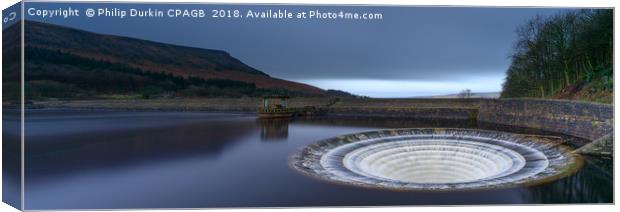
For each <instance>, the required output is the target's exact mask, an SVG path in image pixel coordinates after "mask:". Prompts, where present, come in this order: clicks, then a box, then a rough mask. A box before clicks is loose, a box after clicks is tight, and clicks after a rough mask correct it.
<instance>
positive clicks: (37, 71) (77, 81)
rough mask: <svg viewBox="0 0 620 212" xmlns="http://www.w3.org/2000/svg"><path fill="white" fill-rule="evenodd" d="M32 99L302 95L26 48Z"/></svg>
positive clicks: (27, 73)
mask: <svg viewBox="0 0 620 212" xmlns="http://www.w3.org/2000/svg"><path fill="white" fill-rule="evenodd" d="M25 55H26V62H27V63H26V78H25V81H26V87H25V88H26V98H27V99H45V98H69V99H71V98H73V99H75V98H81V99H88V98H109V97H113V98H162V97H166V98H169V97H244V96H247V97H254V96H262V95H267V94H274V93H275V94H285V95H291V96H299V95H302V94H300V93H295V92H291V91H289V90H286V89H262V88H257V87H256V86H255V84H253V83H246V82H242V81H235V80H227V79H202V78H198V77H187V78H185V77H180V76H175V75H172V74H170V73H161V72H152V71H145V70H142V69H139V68H135V67H131V66H128V65H126V64H121V63H112V62H108V61H104V60H96V59H90V58H84V57H80V56H78V55H74V54H70V53H65V52H61V51H54V50H48V49H44V48H37V47H26V48H25Z"/></svg>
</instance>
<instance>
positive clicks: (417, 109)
mask: <svg viewBox="0 0 620 212" xmlns="http://www.w3.org/2000/svg"><path fill="white" fill-rule="evenodd" d="M479 107H480V99H342V100H340V101H338V102H336V103H335V104H333V105H331V106H330V107H328V108H327V113H328V114H329V115H330V116H357V117H394V118H416V119H458V120H466V119H470V120H475V119H476V117H477V116H478V108H479Z"/></svg>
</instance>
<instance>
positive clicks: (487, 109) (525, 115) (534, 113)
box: [477, 99, 614, 141]
mask: <svg viewBox="0 0 620 212" xmlns="http://www.w3.org/2000/svg"><path fill="white" fill-rule="evenodd" d="M613 119H614V109H613V106H612V105H607V104H598V103H588V102H575V101H565V100H542V99H487V100H481V102H480V109H479V110H478V118H477V120H478V122H483V123H490V124H501V125H509V126H518V127H527V128H535V129H541V130H545V131H550V132H557V133H562V134H566V135H571V136H575V137H578V138H583V139H587V140H590V141H594V140H597V139H599V138H602V137H603V136H606V135H608V134H612V133H613V124H614V123H613Z"/></svg>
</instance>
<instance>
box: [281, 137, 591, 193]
mask: <svg viewBox="0 0 620 212" xmlns="http://www.w3.org/2000/svg"><path fill="white" fill-rule="evenodd" d="M401 134H406V135H420V136H422V137H425V136H426V137H431V138H432V137H433V136H439V137H441V136H444V137H445V136H449V137H450V136H452V137H453V136H456V137H457V138H461V136H465V137H467V135H476V136H481V135H482V138H485V136H488V137H486V138H489V139H500V140H501V139H509V140H510V139H512V140H513V141H514V142H517V143H519V144H520V143H521V142H524V143H527V144H528V145H533V146H534V147H535V148H539V149H540V150H541V151H547V152H548V153H549V155H547V153H545V157H547V156H548V157H550V159H549V161H550V162H549V168H545V170H542V171H540V172H539V173H536V175H535V176H533V177H528V178H525V179H519V180H516V181H511V182H503V183H497V184H492V185H480V186H468V185H466V186H464V185H459V184H458V183H456V184H449V185H446V186H435V187H423V186H402V185H400V186H395V185H394V183H393V182H382V181H381V180H378V181H377V179H371V180H369V181H366V182H364V179H362V180H361V181H360V180H359V179H360V178H359V177H360V176H354V177H355V178H358V179H355V180H352V181H348V180H342V177H341V176H336V177H334V176H333V174H332V173H330V171H329V170H326V169H325V168H323V167H320V165H319V166H317V164H320V161H321V157H320V156H322V154H323V153H325V151H323V150H320V151H317V152H312V151H313V150H314V149H311V150H310V154H314V155H310V157H314V160H307V159H308V157H305V158H304V154H305V156H308V154H307V153H308V150H309V149H308V148H319V149H321V148H323V147H326V146H330V145H335V146H340V145H342V144H348V143H355V142H359V141H364V140H367V139H369V138H373V137H374V138H382V137H385V138H388V139H389V137H393V136H397V135H401ZM550 138H553V139H550ZM379 140H381V139H379ZM563 142H564V141H562V140H561V139H559V138H557V137H549V136H538V135H525V134H517V133H508V132H501V131H491V130H480V129H464V128H400V129H385V130H376V131H366V132H360V133H354V134H348V135H341V136H337V137H333V138H328V139H325V140H321V141H317V142H315V143H313V144H310V145H307V146H305V147H303V148H301V149H299V150H298V151H296V152H294V153H293V154H291V155H290V157H289V167H291V168H292V169H293V170H295V171H297V172H299V173H301V174H303V175H306V176H310V177H312V178H315V179H319V180H322V181H325V182H329V183H335V184H341V185H348V186H355V187H363V188H371V189H381V190H390V191H405V192H406V191H425V192H426V191H430V192H445V191H471V190H488V189H500V188H510V187H527V186H534V185H540V184H543V183H547V182H551V181H555V180H558V179H560V178H563V177H566V176H569V175H571V174H573V173H575V172H576V171H578V170H579V169H580V168H581V167H582V166H583V159H582V157H581V156H580V155H579V154H577V153H575V152H574V151H573V149H572V148H571V147H568V146H566V145H564V144H563ZM326 149H327V150H329V149H330V148H326ZM321 151H323V152H322V153H321ZM313 161H314V162H313ZM317 161H318V163H317ZM309 167H311V168H309ZM328 168H329V169H333V167H328ZM364 177H367V176H362V178H364ZM365 180H368V179H365ZM369 182H370V183H369Z"/></svg>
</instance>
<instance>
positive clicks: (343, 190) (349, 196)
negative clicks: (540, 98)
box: [5, 110, 613, 210]
mask: <svg viewBox="0 0 620 212" xmlns="http://www.w3.org/2000/svg"><path fill="white" fill-rule="evenodd" d="M12 121H15V120H12ZM5 124H6V122H5ZM434 127H441V128H470V129H475V128H483V129H486V128H488V127H481V126H479V124H478V123H476V122H475V121H474V122H472V121H458V120H446V121H431V120H412V119H395V118H350V117H317V118H308V119H294V120H292V119H291V120H289V119H274V120H259V119H257V118H256V116H254V115H252V114H234V113H212V112H129V111H93V110H29V111H27V112H26V123H25V129H26V130H25V134H26V138H25V139H26V145H25V152H26V157H25V167H26V169H25V197H26V200H25V209H29V210H36V209H87V208H92V209H108V208H113V209H122V208H204V207H295V206H373V205H468V204H541V203H610V202H612V201H613V176H612V165H611V160H607V159H600V158H591V157H584V158H585V165H584V167H583V168H582V169H580V170H579V171H577V172H576V173H575V174H572V175H571V176H569V177H565V178H562V179H560V180H556V181H553V182H551V183H545V184H542V185H536V186H531V187H516V188H502V189H491V190H482V191H442V192H425V191H408V192H403V191H392V190H381V189H371V188H362V187H353V186H348V185H341V184H335V183H330V182H327V181H322V180H317V179H315V178H312V177H308V176H305V175H302V174H300V173H298V172H297V171H295V170H293V169H292V168H291V167H289V163H288V160H289V157H290V156H291V154H293V153H294V152H296V151H298V150H300V149H301V148H303V147H304V146H306V145H309V144H312V143H315V142H317V141H319V140H323V139H327V138H331V137H336V136H339V135H344V134H352V133H358V132H362V131H371V130H381V129H388V128H434ZM503 130H504V131H515V130H506V129H503ZM540 133H542V134H544V132H540Z"/></svg>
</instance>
